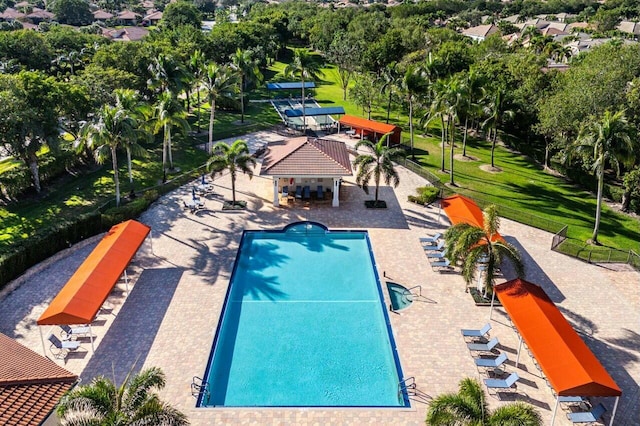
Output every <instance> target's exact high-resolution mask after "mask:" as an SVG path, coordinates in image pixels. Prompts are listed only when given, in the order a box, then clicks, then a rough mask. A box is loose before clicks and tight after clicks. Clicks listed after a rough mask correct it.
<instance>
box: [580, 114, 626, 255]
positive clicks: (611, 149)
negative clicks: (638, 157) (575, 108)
mask: <svg viewBox="0 0 640 426" xmlns="http://www.w3.org/2000/svg"><path fill="white" fill-rule="evenodd" d="M630 135H631V128H630V126H629V123H628V121H627V118H626V117H625V114H624V111H618V112H616V113H611V112H610V111H605V112H604V114H603V116H602V117H601V118H599V119H597V118H594V119H593V120H592V121H591V122H590V123H588V124H586V125H585V126H583V128H582V129H581V131H580V134H579V135H578V137H577V138H576V140H575V142H574V143H573V144H572V146H571V147H570V149H569V157H572V156H573V155H574V154H582V155H583V156H584V158H586V159H587V161H591V162H592V163H591V168H592V170H593V172H594V173H595V175H596V178H597V180H598V194H597V195H596V200H597V205H596V220H595V225H594V228H593V235H592V236H591V242H592V243H593V244H598V231H599V228H600V215H601V213H602V189H603V187H604V169H605V166H606V165H607V164H608V165H610V166H611V167H613V169H614V170H615V171H616V173H617V175H618V176H619V175H620V165H621V164H626V165H631V164H632V163H633V160H634V155H635V148H636V146H637V143H636V142H635V141H634V140H632V139H631V136H630Z"/></svg>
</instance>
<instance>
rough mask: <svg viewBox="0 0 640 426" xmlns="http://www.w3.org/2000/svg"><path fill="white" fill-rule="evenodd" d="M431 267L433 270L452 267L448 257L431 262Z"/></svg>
mask: <svg viewBox="0 0 640 426" xmlns="http://www.w3.org/2000/svg"><path fill="white" fill-rule="evenodd" d="M430 264H431V269H433V270H434V271H435V270H443V269H453V267H452V266H451V262H450V261H449V259H442V260H438V261H435V262H431V263H430Z"/></svg>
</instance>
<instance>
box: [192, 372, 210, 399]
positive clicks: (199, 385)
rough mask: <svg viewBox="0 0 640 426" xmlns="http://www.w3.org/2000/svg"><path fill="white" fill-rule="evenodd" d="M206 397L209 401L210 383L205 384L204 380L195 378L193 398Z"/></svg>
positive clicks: (193, 381)
mask: <svg viewBox="0 0 640 426" xmlns="http://www.w3.org/2000/svg"><path fill="white" fill-rule="evenodd" d="M202 395H204V396H205V397H206V399H207V400H208V399H209V383H205V382H203V381H202V378H200V377H198V376H193V380H192V382H191V396H193V397H194V398H200V396H202Z"/></svg>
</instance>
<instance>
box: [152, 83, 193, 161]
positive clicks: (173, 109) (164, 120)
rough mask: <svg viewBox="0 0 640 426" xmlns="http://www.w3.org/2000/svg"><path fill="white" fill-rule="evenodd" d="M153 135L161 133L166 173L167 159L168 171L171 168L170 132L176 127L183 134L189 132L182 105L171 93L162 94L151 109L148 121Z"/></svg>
mask: <svg viewBox="0 0 640 426" xmlns="http://www.w3.org/2000/svg"><path fill="white" fill-rule="evenodd" d="M150 123H151V125H152V128H153V131H154V133H159V132H162V169H163V170H164V171H165V172H166V171H167V159H168V161H169V169H168V170H170V171H172V170H174V167H173V148H172V145H171V142H172V139H171V130H172V129H173V128H174V127H178V128H179V129H180V130H182V131H183V132H184V133H186V132H188V131H189V123H188V122H187V120H186V119H185V111H184V108H183V107H182V104H181V103H180V102H179V101H178V100H177V99H176V98H174V97H173V96H171V93H168V92H162V93H161V94H160V95H159V96H158V100H157V102H156V104H155V105H154V107H153V117H152V118H151V120H150Z"/></svg>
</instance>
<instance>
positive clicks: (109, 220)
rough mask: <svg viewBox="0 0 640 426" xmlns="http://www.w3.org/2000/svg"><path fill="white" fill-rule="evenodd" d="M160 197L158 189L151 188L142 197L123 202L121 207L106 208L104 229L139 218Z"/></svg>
mask: <svg viewBox="0 0 640 426" xmlns="http://www.w3.org/2000/svg"><path fill="white" fill-rule="evenodd" d="M158 197H159V195H158V191H156V190H149V191H146V192H145V193H144V194H142V196H141V197H136V198H134V199H133V200H130V201H128V202H127V203H126V204H122V205H121V206H120V207H112V208H110V209H108V210H106V211H105V212H104V213H102V226H103V227H104V229H109V228H110V227H112V226H113V225H116V224H118V223H120V222H124V221H125V220H129V219H135V218H137V217H138V216H140V214H141V213H142V212H144V211H145V210H146V209H147V208H148V207H149V206H150V205H151V203H153V202H154V201H156V200H157V199H158Z"/></svg>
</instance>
